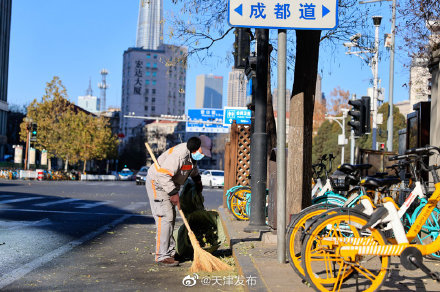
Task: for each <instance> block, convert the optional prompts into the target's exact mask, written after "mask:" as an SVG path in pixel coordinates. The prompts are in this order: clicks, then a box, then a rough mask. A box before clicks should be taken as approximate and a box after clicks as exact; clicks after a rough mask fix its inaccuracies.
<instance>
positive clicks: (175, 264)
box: [157, 258, 179, 267]
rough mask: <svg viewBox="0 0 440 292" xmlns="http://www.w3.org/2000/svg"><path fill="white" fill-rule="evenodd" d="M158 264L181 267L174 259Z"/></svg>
mask: <svg viewBox="0 0 440 292" xmlns="http://www.w3.org/2000/svg"><path fill="white" fill-rule="evenodd" d="M157 264H158V265H161V266H167V267H176V266H178V265H179V261H176V260H175V259H174V258H166V259H164V260H162V261H159V262H157Z"/></svg>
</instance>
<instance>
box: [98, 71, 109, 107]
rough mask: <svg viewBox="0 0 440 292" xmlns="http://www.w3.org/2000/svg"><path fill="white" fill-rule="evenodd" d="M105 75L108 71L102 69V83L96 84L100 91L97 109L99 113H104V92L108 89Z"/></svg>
mask: <svg viewBox="0 0 440 292" xmlns="http://www.w3.org/2000/svg"><path fill="white" fill-rule="evenodd" d="M107 74H108V71H107V70H106V69H102V70H101V76H102V82H100V83H98V87H99V88H100V89H101V105H100V109H99V110H100V111H101V112H103V111H105V92H106V90H107V88H108V87H109V86H108V85H107V81H106V77H107Z"/></svg>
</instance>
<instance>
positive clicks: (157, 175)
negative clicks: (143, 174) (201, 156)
mask: <svg viewBox="0 0 440 292" xmlns="http://www.w3.org/2000/svg"><path fill="white" fill-rule="evenodd" d="M157 162H158V163H159V165H160V168H159V167H157V166H156V165H155V164H153V165H152V166H151V167H150V169H149V170H148V176H149V177H150V178H151V180H152V181H153V183H154V186H155V189H156V190H157V191H158V194H157V196H160V195H163V192H164V193H166V194H170V193H171V192H172V191H174V190H177V191H178V190H179V189H180V186H181V185H183V184H184V183H185V182H186V180H187V179H188V177H189V176H190V175H191V177H196V176H198V175H199V170H198V168H197V164H196V163H193V160H192V159H191V153H190V151H189V150H188V148H186V143H181V144H179V145H177V146H175V147H173V148H170V149H168V150H167V151H165V152H164V153H162V155H160V156H159V158H158V159H157ZM160 193H162V194H160Z"/></svg>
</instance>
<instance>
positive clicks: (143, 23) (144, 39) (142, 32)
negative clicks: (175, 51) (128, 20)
mask: <svg viewBox="0 0 440 292" xmlns="http://www.w3.org/2000/svg"><path fill="white" fill-rule="evenodd" d="M162 19H163V1H162V0H140V1H139V17H138V26H137V37H136V47H138V48H142V49H146V50H157V49H158V48H159V47H160V46H161V45H162V43H163V21H162Z"/></svg>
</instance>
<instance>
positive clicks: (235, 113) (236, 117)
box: [223, 107, 251, 125]
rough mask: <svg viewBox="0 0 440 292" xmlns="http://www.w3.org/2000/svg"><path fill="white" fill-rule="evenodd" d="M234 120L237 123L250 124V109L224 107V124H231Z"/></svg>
mask: <svg viewBox="0 0 440 292" xmlns="http://www.w3.org/2000/svg"><path fill="white" fill-rule="evenodd" d="M233 121H235V122H236V123H237V124H241V125H250V124H251V110H248V109H247V108H245V107H225V119H224V120H223V124H224V125H232V122H233Z"/></svg>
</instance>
